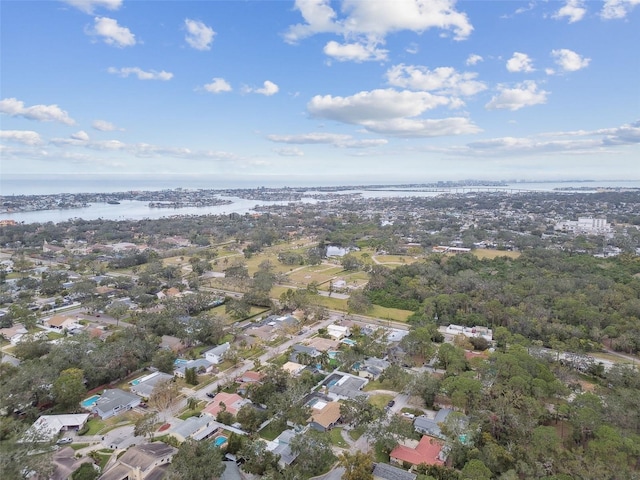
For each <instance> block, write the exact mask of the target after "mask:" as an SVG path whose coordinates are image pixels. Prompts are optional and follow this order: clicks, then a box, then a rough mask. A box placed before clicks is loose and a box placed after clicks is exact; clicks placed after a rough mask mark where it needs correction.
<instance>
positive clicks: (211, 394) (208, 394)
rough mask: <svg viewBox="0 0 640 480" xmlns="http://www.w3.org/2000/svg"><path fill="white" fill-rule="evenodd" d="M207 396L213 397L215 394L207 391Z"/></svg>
mask: <svg viewBox="0 0 640 480" xmlns="http://www.w3.org/2000/svg"><path fill="white" fill-rule="evenodd" d="M207 397H209V398H213V397H215V395H214V394H213V393H211V392H207Z"/></svg>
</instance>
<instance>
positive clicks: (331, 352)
mask: <svg viewBox="0 0 640 480" xmlns="http://www.w3.org/2000/svg"><path fill="white" fill-rule="evenodd" d="M327 353H328V354H329V358H336V357H337V356H338V354H339V353H340V352H334V351H329V352H327Z"/></svg>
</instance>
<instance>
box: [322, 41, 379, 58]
mask: <svg viewBox="0 0 640 480" xmlns="http://www.w3.org/2000/svg"><path fill="white" fill-rule="evenodd" d="M376 45H377V44H375V43H370V44H362V43H338V42H335V41H333V40H332V41H330V42H328V43H327V44H326V45H325V46H324V53H325V55H327V56H329V57H332V58H335V59H336V60H338V61H340V62H346V61H353V62H358V63H359V62H366V61H380V60H386V59H387V54H388V53H389V51H388V50H382V49H379V48H377V47H376Z"/></svg>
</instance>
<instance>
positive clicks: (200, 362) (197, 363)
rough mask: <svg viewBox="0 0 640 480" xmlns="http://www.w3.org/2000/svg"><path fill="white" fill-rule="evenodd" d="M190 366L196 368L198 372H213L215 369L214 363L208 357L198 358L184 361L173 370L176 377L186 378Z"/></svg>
mask: <svg viewBox="0 0 640 480" xmlns="http://www.w3.org/2000/svg"><path fill="white" fill-rule="evenodd" d="M188 368H195V369H196V373H198V374H202V373H211V372H212V371H213V363H211V362H210V361H209V360H207V359H206V358H198V359H196V360H189V361H188V362H187V363H182V364H180V365H178V366H176V368H175V369H174V370H173V374H174V375H175V376H176V377H179V378H184V377H185V376H186V371H187V369H188Z"/></svg>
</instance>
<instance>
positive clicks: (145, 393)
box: [131, 372, 173, 398]
mask: <svg viewBox="0 0 640 480" xmlns="http://www.w3.org/2000/svg"><path fill="white" fill-rule="evenodd" d="M168 380H173V375H169V374H168V373H163V372H153V373H151V374H149V375H146V376H144V377H142V378H138V379H136V380H134V382H135V383H132V384H131V391H132V392H133V393H135V394H136V395H139V396H141V397H143V398H149V397H150V396H151V394H152V393H153V389H154V388H155V387H156V385H158V384H159V383H162V382H166V381H168Z"/></svg>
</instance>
